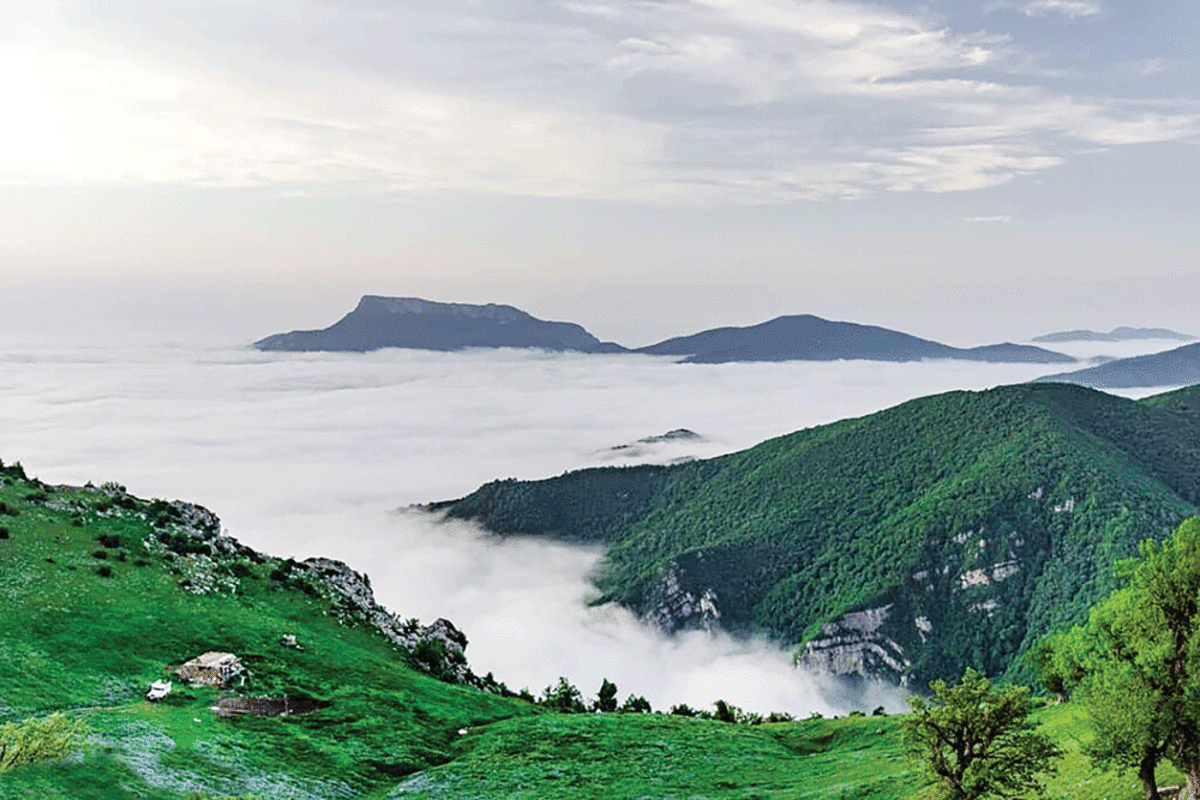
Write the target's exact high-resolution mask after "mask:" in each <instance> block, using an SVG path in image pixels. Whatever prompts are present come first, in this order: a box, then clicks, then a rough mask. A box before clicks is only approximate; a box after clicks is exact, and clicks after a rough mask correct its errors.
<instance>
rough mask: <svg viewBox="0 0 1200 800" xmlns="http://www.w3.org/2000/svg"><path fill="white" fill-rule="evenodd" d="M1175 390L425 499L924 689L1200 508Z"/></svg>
mask: <svg viewBox="0 0 1200 800" xmlns="http://www.w3.org/2000/svg"><path fill="white" fill-rule="evenodd" d="M1189 409H1190V406H1189V403H1188V402H1187V401H1186V400H1185V399H1184V398H1182V397H1180V396H1174V397H1173V399H1172V400H1171V401H1170V402H1168V403H1164V402H1157V401H1147V402H1142V403H1138V402H1134V401H1131V400H1126V399H1123V398H1119V397H1113V396H1111V395H1107V394H1103V393H1101V392H1096V391H1092V390H1089V389H1085V388H1082V387H1077V386H1065V385H1032V384H1027V385H1018V386H1007V387H1001V388H998V389H993V390H989V391H985V392H961V391H960V392H950V393H947V394H942V395H937V396H933V397H927V398H922V399H918V400H914V401H910V402H908V403H905V404H903V405H900V406H897V407H895V408H891V409H888V410H885V411H881V412H878V413H876V414H872V415H870V416H867V417H862V418H858V419H850V420H844V421H842V422H837V423H834V424H832V425H823V426H820V427H816V428H810V429H807V430H802V431H798V432H796V433H793V434H790V435H787V436H783V437H780V438H777V439H772V440H770V441H767V442H764V443H762V444H760V445H758V446H756V447H753V448H751V449H749V450H745V451H742V452H738V453H733V454H730V455H726V456H721V457H718V458H713V459H707V460H700V461H693V462H689V463H684V464H677V465H671V466H638V467H628V468H600V469H588V470H581V471H578V472H572V473H568V474H565V475H562V476H560V477H557V478H551V479H548V480H542V481H517V480H512V479H508V480H502V481H495V482H492V483H489V484H486V485H484V486H482V487H481V488H480V489H478V490H477V491H476V492H474V493H472V494H470V495H468V496H467V497H464V498H462V499H460V500H457V501H452V502H449V503H440V504H435V505H434V506H431V508H433V509H434V510H441V511H444V512H445V513H446V514H447V515H449V516H451V517H461V518H468V519H475V520H477V521H479V522H480V523H481V524H483V525H484V526H486V527H487V528H488V529H490V530H492V531H495V532H497V533H501V534H530V535H543V536H551V537H555V538H560V539H565V540H571V541H583V542H591V543H601V544H604V545H606V546H607V548H608V550H607V555H606V558H605V560H604V562H603V564H602V569H601V571H600V573H599V575H598V576H597V579H596V580H597V584H598V586H599V587H600V589H601V590H602V591H603V599H604V600H608V601H615V602H619V603H621V604H623V605H625V606H627V607H629V608H630V609H632V610H634V611H635V612H636V613H638V614H640V615H641V616H642V617H644V618H645V619H647V620H649V621H651V622H654V623H655V624H657V625H659V626H661V627H663V628H665V629H668V630H676V629H680V628H687V627H696V626H700V627H721V628H725V629H729V630H732V631H758V632H764V633H767V634H769V635H771V636H773V637H775V638H776V639H778V640H779V641H781V642H784V643H791V644H796V645H799V646H801V650H800V656H801V659H802V661H803V662H804V663H806V664H808V665H810V666H814V667H823V668H827V669H831V670H833V671H834V672H838V673H843V674H857V675H884V676H889V677H891V678H893V679H896V680H901V681H906V682H909V683H910V684H911V685H917V686H920V685H924V682H925V681H927V680H928V679H930V678H932V677H937V676H953V675H957V674H961V672H962V670H963V669H964V667H966V666H968V665H974V666H977V667H982V668H984V669H986V670H987V671H988V672H989V673H991V674H999V673H1002V672H1004V671H1005V670H1007V669H1010V668H1013V667H1014V665H1015V664H1016V658H1017V656H1018V655H1019V654H1020V653H1022V652H1023V651H1024V650H1025V649H1027V648H1028V646H1029V645H1030V643H1031V642H1032V641H1033V640H1034V639H1035V638H1036V637H1037V636H1039V635H1041V634H1043V633H1045V632H1047V631H1050V630H1055V629H1059V628H1062V627H1064V626H1066V625H1069V624H1071V623H1074V622H1077V621H1078V620H1080V619H1081V618H1082V616H1083V615H1084V613H1085V611H1086V609H1087V607H1088V606H1089V605H1090V604H1091V603H1092V602H1094V601H1095V599H1096V598H1098V597H1099V596H1101V595H1102V594H1103V593H1104V592H1105V591H1107V590H1108V589H1110V588H1111V587H1112V586H1113V581H1114V579H1113V574H1112V568H1111V564H1112V562H1113V560H1114V559H1117V558H1121V557H1125V556H1128V555H1131V554H1133V553H1134V552H1135V545H1136V543H1137V542H1138V541H1140V540H1142V539H1144V538H1147V537H1154V538H1161V537H1162V536H1163V535H1165V534H1166V533H1167V532H1168V531H1169V530H1170V529H1171V528H1172V527H1174V526H1175V525H1176V524H1178V522H1179V521H1180V520H1181V519H1183V518H1184V517H1186V516H1188V515H1189V514H1192V513H1195V511H1196V506H1197V503H1198V502H1200V478H1198V477H1197V476H1200V419H1198V418H1197V415H1196V414H1195V413H1194V411H1191V410H1189Z"/></svg>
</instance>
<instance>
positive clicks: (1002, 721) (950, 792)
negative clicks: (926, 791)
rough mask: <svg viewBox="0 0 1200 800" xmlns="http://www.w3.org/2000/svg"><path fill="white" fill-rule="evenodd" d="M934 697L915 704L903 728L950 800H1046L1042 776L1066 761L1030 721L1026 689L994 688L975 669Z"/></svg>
mask: <svg viewBox="0 0 1200 800" xmlns="http://www.w3.org/2000/svg"><path fill="white" fill-rule="evenodd" d="M929 688H930V689H932V690H933V697H931V698H929V699H928V700H925V699H924V698H920V697H912V698H910V699H909V703H910V704H911V705H912V709H913V713H912V714H910V715H909V716H908V718H907V719H905V720H904V722H903V732H904V746H905V749H906V751H907V752H908V755H909V757H910V758H913V759H916V760H919V761H921V762H922V763H923V765H924V766H925V768H926V769H928V770H929V771H930V772H932V773H933V775H934V777H935V779H936V780H937V782H938V795H939V797H941V798H944V800H983V798H987V797H999V798H1016V797H1021V796H1023V795H1028V794H1037V795H1040V794H1042V792H1043V791H1044V787H1043V786H1042V783H1041V781H1040V779H1039V776H1041V775H1052V774H1054V765H1053V763H1052V762H1053V760H1054V759H1055V758H1058V757H1059V756H1061V755H1062V751H1061V750H1059V749H1058V748H1057V747H1056V746H1055V745H1054V743H1053V742H1051V741H1050V739H1049V738H1048V737H1047V736H1046V735H1045V734H1042V733H1038V731H1037V730H1036V729H1037V723H1035V722H1033V721H1032V720H1030V719H1029V715H1030V712H1031V711H1032V710H1033V707H1032V705H1031V704H1030V701H1029V689H1028V688H1026V687H1024V686H1010V687H1007V688H1002V689H997V688H994V687H993V686H992V684H991V682H990V681H989V680H988V679H987V678H986V677H984V676H983V675H981V674H980V673H978V672H976V671H975V670H973V669H968V670H967V671H966V673H965V674H964V675H963V678H962V681H961V682H960V683H959V684H958V685H957V686H953V687H951V686H947V685H946V682H945V681H941V680H936V681H934V682H933V683H931V684H930V685H929Z"/></svg>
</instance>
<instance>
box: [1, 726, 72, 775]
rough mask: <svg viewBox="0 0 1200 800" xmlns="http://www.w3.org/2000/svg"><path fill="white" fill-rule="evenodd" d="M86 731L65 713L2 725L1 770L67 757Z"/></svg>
mask: <svg viewBox="0 0 1200 800" xmlns="http://www.w3.org/2000/svg"><path fill="white" fill-rule="evenodd" d="M82 734H83V725H82V724H81V723H79V722H76V721H75V720H71V719H68V718H67V717H65V716H63V715H62V714H51V715H50V716H48V717H43V718H42V719H26V720H22V721H20V722H10V723H9V724H7V725H0V772H7V771H9V770H11V769H16V768H17V767H21V766H24V765H26V764H34V763H37V762H39V761H52V760H55V759H59V758H63V757H64V756H66V755H68V754H69V753H70V752H71V751H73V750H75V748H76V747H78V746H79V745H78V739H79V737H80V736H81V735H82Z"/></svg>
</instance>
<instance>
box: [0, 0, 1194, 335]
mask: <svg viewBox="0 0 1200 800" xmlns="http://www.w3.org/2000/svg"><path fill="white" fill-rule="evenodd" d="M1198 19H1200V15H1197V14H1196V8H1195V4H1194V2H1191V1H1190V0H1136V1H1134V0H983V2H950V1H949V0H929V1H928V2H924V3H916V2H908V1H907V0H892V1H891V2H878V3H852V2H841V1H840V0H522V1H521V2H517V1H516V0H405V2H401V3H397V2H382V0H325V1H318V0H255V2H241V0H176V1H175V2H170V3H163V2H158V1H157V0H155V1H152V0H106V2H103V3H95V2H87V1H86V0H64V1H62V2H54V1H53V0H42V2H38V3H27V2H22V3H18V2H10V1H7V0H6V1H4V2H0V70H2V74H3V80H0V109H2V110H3V117H4V119H5V123H4V125H3V126H0V295H3V299H0V312H2V313H3V316H4V318H5V320H6V322H5V323H4V331H6V332H17V333H20V332H22V331H24V330H34V329H37V330H38V331H39V332H44V331H46V330H54V329H59V328H64V329H65V328H68V327H70V326H71V325H74V324H76V323H78V322H79V321H80V320H81V319H86V318H89V315H90V316H91V317H92V318H95V319H99V318H100V317H104V318H105V319H107V320H109V321H110V322H111V321H114V320H116V321H124V323H125V324H129V322H128V321H129V320H130V319H134V318H140V317H139V315H141V317H153V320H154V326H157V328H158V329H161V330H163V331H167V332H171V333H179V334H181V335H182V334H183V333H184V332H185V331H187V332H195V331H196V330H197V329H204V328H205V327H206V326H208V327H209V328H212V327H214V326H215V327H217V328H219V329H220V332H221V333H223V334H224V335H228V336H245V337H251V338H257V336H261V335H266V334H268V333H271V332H274V331H276V330H280V329H290V328H304V327H323V326H324V325H327V324H329V323H331V322H333V321H334V320H335V319H336V318H337V317H338V316H340V315H341V314H343V313H345V312H346V311H348V310H349V309H350V308H351V307H353V305H354V303H355V301H356V300H357V298H358V296H359V295H361V294H364V293H375V294H391V295H415V296H423V297H427V298H430V299H436V300H448V301H464V302H488V301H495V302H507V303H511V304H513V305H517V306H519V307H522V308H524V309H526V310H528V311H530V312H531V313H534V314H535V315H537V316H541V317H546V318H554V319H571V320H574V321H578V322H580V323H581V324H584V325H585V326H586V327H588V328H589V329H590V330H592V331H593V332H595V333H596V334H597V335H600V336H602V337H605V338H615V339H617V340H619V341H622V342H623V343H626V344H631V345H636V344H644V343H646V342H649V341H652V340H654V339H656V338H662V337H665V336H667V335H671V334H678V333H688V332H692V331H694V330H697V329H700V328H703V327H711V326H713V325H718V324H748V323H753V322H758V321H762V320H764V319H767V318H770V317H773V316H776V315H779V314H784V313H804V312H812V313H818V314H822V315H824V316H830V317H834V318H840V319H851V320H854V321H859V322H868V323H877V324H885V325H889V326H891V327H899V328H901V329H904V330H908V331H910V332H912V333H916V334H919V335H926V336H931V337H935V338H942V339H944V340H951V341H954V342H955V343H964V344H966V343H982V342H984V341H990V340H993V339H995V338H1011V339H1020V338H1025V337H1029V336H1032V335H1035V334H1037V333H1042V332H1045V330H1048V329H1052V328H1056V327H1068V326H1070V327H1074V326H1091V327H1104V328H1107V327H1112V326H1114V325H1117V324H1135V325H1136V324H1155V325H1159V324H1162V325H1170V326H1174V327H1182V328H1185V329H1186V328H1188V326H1189V323H1190V320H1191V318H1192V316H1193V315H1194V294H1193V292H1192V290H1193V288H1194V287H1195V286H1196V279H1197V272H1198V271H1200V259H1198V256H1200V244H1198V241H1197V239H1198V236H1200V233H1198V229H1200V226H1198V225H1197V224H1196V216H1195V207H1196V205H1197V199H1198V198H1197V195H1198V191H1197V188H1196V185H1197V180H1196V179H1197V177H1198V176H1200V157H1198V154H1200V149H1198V148H1197V146H1196V145H1197V141H1198V139H1200V90H1198V89H1197V87H1198V86H1200V80H1198V79H1200V53H1198V47H1200V46H1198V45H1197V42H1200V24H1198V22H1197V20H1198ZM88 303H91V304H93V305H95V306H97V307H99V310H94V309H93V310H91V311H86V312H81V307H82V306H85V305H86V304H88ZM156 305H157V306H160V308H159V309H158V310H157V311H155V309H154V308H153V307H154V306H156ZM163 305H166V306H167V308H166V309H165V310H164V309H163V308H161V306H163ZM151 312H154V313H151ZM1191 327H1193V328H1194V327H1196V326H1194V325H1192V326H1191ZM209 332H211V331H209Z"/></svg>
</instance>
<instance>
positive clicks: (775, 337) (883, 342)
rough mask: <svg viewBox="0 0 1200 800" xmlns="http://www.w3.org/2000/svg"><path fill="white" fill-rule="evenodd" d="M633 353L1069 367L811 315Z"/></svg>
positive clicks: (1046, 358)
mask: <svg viewBox="0 0 1200 800" xmlns="http://www.w3.org/2000/svg"><path fill="white" fill-rule="evenodd" d="M637 352H639V353H649V354H651V355H666V356H683V357H684V358H683V361H685V362H689V363H693V364H720V363H725V362H729V361H793V360H797V361H834V360H837V359H865V360H868V361H920V360H922V359H926V358H953V359H959V360H964V361H993V362H1003V363H1036V364H1069V363H1073V362H1074V361H1075V359H1074V358H1072V357H1071V356H1067V355H1063V354H1062V353H1055V352H1052V351H1050V350H1044V349H1042V348H1040V347H1032V346H1030V345H1019V344H1010V343H1007V342H1006V343H1004V344H993V345H986V346H983V347H972V348H960V347H951V346H949V345H945V344H940V343H939V342H932V341H929V340H928V339H920V338H917V337H916V336H910V335H909V334H907V333H900V332H899V331H893V330H889V329H887V328H880V327H876V326H874V325H858V324H855V323H853V322H833V321H830V320H827V319H822V318H820V317H815V316H813V315H812V314H801V315H798V316H788V317H777V318H775V319H773V320H770V321H769V322H763V323H761V324H759V325H752V326H750V327H746V328H715V329H713V330H708V331H703V332H701V333H697V334H693V335H691V336H680V337H677V338H674V339H667V340H666V341H665V342H659V343H658V344H654V345H650V346H649V347H643V348H641V349H640V350H638V351H637Z"/></svg>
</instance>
